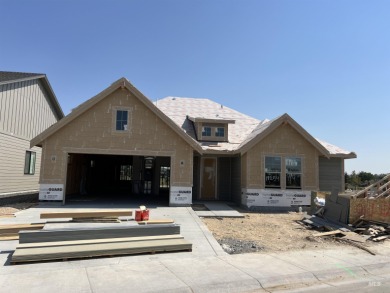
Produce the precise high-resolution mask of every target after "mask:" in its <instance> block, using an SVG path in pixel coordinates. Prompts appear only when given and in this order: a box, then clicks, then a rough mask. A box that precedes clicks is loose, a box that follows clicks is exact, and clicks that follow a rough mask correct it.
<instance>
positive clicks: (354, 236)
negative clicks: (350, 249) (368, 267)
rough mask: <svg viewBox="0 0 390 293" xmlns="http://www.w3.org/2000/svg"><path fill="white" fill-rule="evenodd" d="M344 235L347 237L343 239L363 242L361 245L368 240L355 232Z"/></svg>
mask: <svg viewBox="0 0 390 293" xmlns="http://www.w3.org/2000/svg"><path fill="white" fill-rule="evenodd" d="M343 234H344V235H345V236H343V237H342V239H348V240H351V241H355V242H361V243H364V242H366V240H367V238H364V237H362V236H360V235H359V234H357V233H355V232H343Z"/></svg>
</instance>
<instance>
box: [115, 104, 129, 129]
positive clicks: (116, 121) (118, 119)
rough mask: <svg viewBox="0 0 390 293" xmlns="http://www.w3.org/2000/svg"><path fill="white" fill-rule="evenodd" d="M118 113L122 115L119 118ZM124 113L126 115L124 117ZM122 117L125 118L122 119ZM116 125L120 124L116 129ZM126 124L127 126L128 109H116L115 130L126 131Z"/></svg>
mask: <svg viewBox="0 0 390 293" xmlns="http://www.w3.org/2000/svg"><path fill="white" fill-rule="evenodd" d="M125 112H126V114H125ZM119 113H120V114H121V116H122V117H120V118H118V115H119ZM124 115H126V117H124ZM124 118H126V119H124ZM118 123H119V124H118ZM125 123H126V124H125ZM118 125H119V126H120V128H119V129H118ZM128 126H129V111H128V110H122V109H118V110H116V113H115V130H116V131H127V130H128Z"/></svg>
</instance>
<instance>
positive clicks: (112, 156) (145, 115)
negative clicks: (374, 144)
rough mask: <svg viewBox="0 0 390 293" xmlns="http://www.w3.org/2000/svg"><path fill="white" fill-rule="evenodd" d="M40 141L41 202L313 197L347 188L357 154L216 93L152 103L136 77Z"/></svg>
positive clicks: (263, 201)
mask: <svg viewBox="0 0 390 293" xmlns="http://www.w3.org/2000/svg"><path fill="white" fill-rule="evenodd" d="M31 146H41V147H42V149H43V153H42V166H41V177H40V183H41V192H40V198H41V199H42V200H63V201H64V202H65V199H66V198H70V197H71V196H72V195H74V194H77V195H78V196H85V197H88V196H93V197H95V196H101V197H103V198H106V199H114V196H116V197H121V198H123V197H124V198H131V197H132V196H136V195H139V196H141V197H146V198H147V197H153V196H154V197H157V198H166V199H167V201H169V205H171V206H175V205H188V204H191V203H192V200H194V199H199V200H229V201H235V202H237V203H239V204H242V205H244V206H246V207H249V208H251V207H257V206H286V207H289V206H292V205H310V193H311V191H318V190H324V191H325V190H326V191H327V190H332V189H334V188H337V189H340V190H343V189H344V160H345V159H348V158H356V155H355V153H353V152H348V151H345V150H342V149H340V148H338V147H336V146H333V145H331V144H328V143H325V142H322V141H319V140H317V139H315V138H313V137H312V136H311V135H310V134H309V133H308V132H307V131H305V129H303V128H302V127H301V126H300V125H299V124H298V123H297V122H296V121H295V120H293V119H292V118H291V117H290V116H289V115H288V114H284V115H282V116H280V117H278V118H275V119H273V120H263V121H260V120H257V119H255V118H252V117H249V116H247V115H244V114H242V113H239V112H237V111H235V110H232V109H230V108H228V107H225V106H223V105H220V104H217V103H215V102H213V101H211V100H208V99H192V98H178V97H167V98H164V99H162V100H159V101H158V102H155V103H153V102H151V101H150V100H149V99H148V98H146V97H145V96H144V95H143V94H142V93H141V92H140V91H138V90H137V89H136V88H135V87H134V86H133V85H132V84H131V83H130V82H129V81H128V80H127V79H125V78H121V79H119V80H118V81H116V82H114V83H113V84H112V85H111V86H109V87H108V88H107V89H105V90H104V91H102V92H101V93H99V94H98V95H96V96H95V97H93V98H91V99H90V100H88V101H86V102H85V103H83V104H81V105H80V106H78V107H77V108H76V109H74V110H73V111H72V112H71V113H70V114H69V115H68V116H66V117H65V118H64V119H62V120H60V121H59V122H57V123H56V124H55V125H53V126H52V127H50V128H49V129H47V130H45V131H44V132H43V133H41V134H40V135H38V136H37V137H35V138H34V139H33V140H32V141H31Z"/></svg>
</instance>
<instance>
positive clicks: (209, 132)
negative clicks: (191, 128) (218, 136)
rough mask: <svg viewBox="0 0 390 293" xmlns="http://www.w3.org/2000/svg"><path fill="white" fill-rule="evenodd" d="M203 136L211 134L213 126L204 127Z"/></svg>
mask: <svg viewBox="0 0 390 293" xmlns="http://www.w3.org/2000/svg"><path fill="white" fill-rule="evenodd" d="M202 136H211V127H208V126H206V127H203V130H202Z"/></svg>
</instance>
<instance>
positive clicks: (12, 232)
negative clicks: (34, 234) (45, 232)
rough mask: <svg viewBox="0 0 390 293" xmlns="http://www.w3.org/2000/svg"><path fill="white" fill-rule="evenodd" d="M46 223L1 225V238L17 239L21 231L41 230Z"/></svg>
mask: <svg viewBox="0 0 390 293" xmlns="http://www.w3.org/2000/svg"><path fill="white" fill-rule="evenodd" d="M44 225H45V224H11V225H0V240H17V239H19V234H18V233H19V231H22V230H40V229H42V228H43V226H44Z"/></svg>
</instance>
